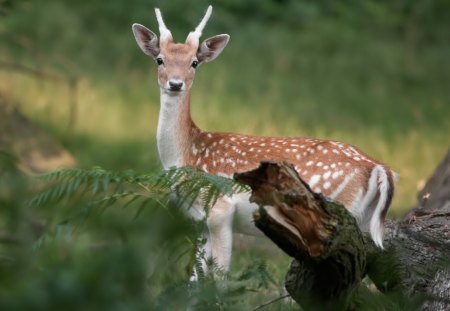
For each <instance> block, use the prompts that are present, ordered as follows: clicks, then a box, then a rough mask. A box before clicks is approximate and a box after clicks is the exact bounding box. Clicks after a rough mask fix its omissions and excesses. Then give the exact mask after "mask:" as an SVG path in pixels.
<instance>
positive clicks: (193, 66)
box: [191, 60, 198, 68]
mask: <svg viewBox="0 0 450 311" xmlns="http://www.w3.org/2000/svg"><path fill="white" fill-rule="evenodd" d="M191 66H192V68H197V66H198V61H196V60H194V61H193V62H192V64H191Z"/></svg>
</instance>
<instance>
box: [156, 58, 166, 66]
mask: <svg viewBox="0 0 450 311" xmlns="http://www.w3.org/2000/svg"><path fill="white" fill-rule="evenodd" d="M156 63H157V64H158V65H162V64H164V61H163V59H162V58H161V57H158V58H156Z"/></svg>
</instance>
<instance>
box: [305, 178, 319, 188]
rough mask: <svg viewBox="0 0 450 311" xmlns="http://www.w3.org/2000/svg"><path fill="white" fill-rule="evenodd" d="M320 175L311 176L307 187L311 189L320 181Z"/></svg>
mask: <svg viewBox="0 0 450 311" xmlns="http://www.w3.org/2000/svg"><path fill="white" fill-rule="evenodd" d="M320 177H321V176H320V175H313V176H312V177H311V179H310V180H309V182H308V185H309V186H310V187H311V188H312V187H314V186H315V185H316V184H317V183H318V182H319V181H320Z"/></svg>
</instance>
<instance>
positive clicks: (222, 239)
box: [206, 198, 234, 272]
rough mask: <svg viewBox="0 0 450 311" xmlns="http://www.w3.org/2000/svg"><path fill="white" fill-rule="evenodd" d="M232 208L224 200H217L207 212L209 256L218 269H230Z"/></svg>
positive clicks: (225, 270)
mask: <svg viewBox="0 0 450 311" xmlns="http://www.w3.org/2000/svg"><path fill="white" fill-rule="evenodd" d="M233 217H234V206H233V205H232V204H230V202H229V201H228V200H227V199H225V198H222V199H219V200H218V201H217V202H216V204H215V205H214V206H213V207H212V209H211V210H210V212H209V215H208V218H207V220H206V224H207V226H208V230H209V236H210V239H211V241H210V242H211V256H212V258H213V259H214V261H215V262H216V264H217V266H218V268H219V269H221V270H222V271H224V272H227V271H228V269H229V268H230V261H231V248H232V245H233Z"/></svg>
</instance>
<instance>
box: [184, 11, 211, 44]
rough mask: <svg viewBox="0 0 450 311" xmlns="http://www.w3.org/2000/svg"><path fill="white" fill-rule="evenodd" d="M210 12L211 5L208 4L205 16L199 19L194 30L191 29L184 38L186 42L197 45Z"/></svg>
mask: <svg viewBox="0 0 450 311" xmlns="http://www.w3.org/2000/svg"><path fill="white" fill-rule="evenodd" d="M211 13H212V6H211V5H210V6H208V10H206V13H205V16H204V17H203V19H202V20H201V22H200V24H198V26H197V27H196V28H195V30H194V31H191V32H190V33H189V35H188V36H187V38H186V43H188V44H191V45H193V46H198V43H199V39H200V37H201V35H202V31H203V28H205V26H206V23H207V22H208V20H209V18H210V17H211Z"/></svg>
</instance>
